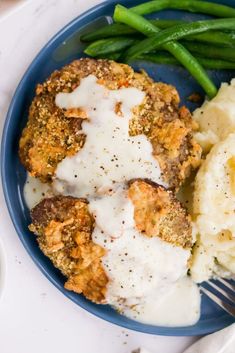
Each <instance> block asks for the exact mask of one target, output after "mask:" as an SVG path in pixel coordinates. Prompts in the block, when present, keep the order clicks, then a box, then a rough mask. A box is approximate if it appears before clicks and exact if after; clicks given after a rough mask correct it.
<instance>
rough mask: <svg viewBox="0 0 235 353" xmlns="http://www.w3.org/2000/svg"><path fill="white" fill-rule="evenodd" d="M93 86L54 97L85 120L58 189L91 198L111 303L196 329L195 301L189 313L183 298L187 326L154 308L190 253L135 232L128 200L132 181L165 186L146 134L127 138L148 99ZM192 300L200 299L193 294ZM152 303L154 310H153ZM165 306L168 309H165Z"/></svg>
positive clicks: (91, 79) (92, 81)
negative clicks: (79, 145) (82, 139)
mask: <svg viewBox="0 0 235 353" xmlns="http://www.w3.org/2000/svg"><path fill="white" fill-rule="evenodd" d="M96 81H97V79H96V77H95V76H93V75H90V76H88V77H86V78H84V79H82V80H81V82H80V85H79V86H78V87H77V88H76V89H75V90H74V91H73V92H71V93H59V94H57V96H56V104H57V106H58V107H60V108H63V109H76V108H79V109H82V110H83V111H84V112H85V114H86V115H87V117H88V119H85V120H84V121H83V123H82V132H83V133H84V134H85V135H86V142H85V144H84V146H83V148H82V150H80V151H79V152H78V153H77V154H76V155H74V156H72V157H66V158H65V159H64V160H63V161H62V162H60V163H59V165H58V167H57V170H56V175H55V180H54V183H53V187H54V189H55V190H56V192H59V193H62V194H64V195H72V196H74V197H86V198H87V199H88V200H89V209H90V212H91V213H92V214H93V215H94V217H95V220H96V226H95V229H94V231H93V234H92V238H93V241H94V242H95V243H97V244H99V245H101V246H102V247H103V248H105V249H106V250H107V252H106V255H105V256H104V257H103V258H102V263H103V266H104V268H105V270H106V273H107V275H108V276H109V285H108V289H107V295H106V301H107V303H109V304H111V305H113V306H114V307H116V308H118V309H119V310H120V311H122V312H123V313H124V314H125V315H127V316H130V317H132V318H135V319H138V321H143V322H147V323H152V324H154V323H158V324H161V320H162V324H169V325H172V326H177V325H179V324H180V325H181V324H185V325H187V324H192V323H194V322H196V321H197V319H198V313H197V314H195V304H194V305H192V304H191V302H190V301H186V308H185V304H184V303H183V302H184V301H182V305H183V307H184V310H185V311H187V313H188V317H187V319H185V320H183V321H184V322H183V323H182V319H180V317H181V314H179V315H173V316H172V319H171V315H170V313H169V317H170V318H169V319H168V321H167V322H166V320H165V318H164V316H165V315H162V314H160V309H159V315H158V310H157V306H156V305H158V304H159V300H158V299H159V298H160V295H159V294H160V293H161V295H164V296H165V294H166V292H169V288H171V286H172V285H174V286H175V285H176V282H177V280H180V279H181V278H182V277H184V276H185V275H186V273H187V261H188V259H189V257H190V251H189V250H185V249H183V248H181V247H177V246H174V245H172V244H170V243H166V242H164V241H162V240H161V239H160V238H158V237H152V238H149V237H147V236H145V235H143V234H141V233H140V232H139V231H138V230H137V229H136V228H135V221H134V207H133V204H132V202H131V201H130V199H129V198H128V196H127V182H128V181H129V180H131V179H133V178H148V179H151V180H152V181H154V182H156V183H158V184H161V185H165V184H164V183H163V181H162V179H161V170H160V168H159V165H158V162H157V161H156V159H155V158H154V157H153V155H152V146H151V144H150V142H149V141H148V140H147V137H146V136H144V135H139V136H134V137H131V136H129V121H130V119H131V117H132V109H133V108H134V107H135V106H138V105H140V104H141V103H142V102H143V100H144V98H145V94H144V92H142V91H141V90H138V89H136V88H133V87H132V88H121V89H118V90H109V89H107V88H105V87H104V86H102V85H100V84H98V83H97V82H96ZM117 105H118V107H119V114H118V113H117V112H116V109H115V108H116V107H117ZM195 292H196V291H195ZM197 295H198V292H197ZM153 299H154V300H153ZM194 299H195V300H194ZM192 300H194V303H195V301H196V302H197V303H198V301H199V300H197V298H196V295H195V298H192ZM149 303H151V305H153V306H154V308H155V307H156V310H155V309H154V310H150V307H149ZM158 307H159V305H158ZM165 307H166V310H167V304H166V305H165ZM197 308H198V305H197ZM182 310H183V308H182ZM198 311H199V308H198ZM180 312H181V310H180V309H179V313H180ZM137 313H138V314H137Z"/></svg>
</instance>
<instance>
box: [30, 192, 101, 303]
mask: <svg viewBox="0 0 235 353" xmlns="http://www.w3.org/2000/svg"><path fill="white" fill-rule="evenodd" d="M31 219H32V224H31V225H30V226H29V229H30V230H31V231H32V232H34V233H35V234H37V240H38V243H39V247H40V249H41V250H42V251H43V253H44V254H45V255H46V256H48V257H49V258H50V259H51V261H52V262H53V264H54V266H55V267H57V268H59V269H60V270H61V272H62V273H63V274H64V275H65V276H66V277H67V278H68V280H67V281H66V283H65V288H66V289H69V290H73V291H75V292H77V293H83V294H84V295H85V296H86V297H87V298H88V299H90V300H92V301H93V302H96V303H102V302H103V301H104V299H105V293H106V285H107V283H108V278H107V276H106V274H105V271H104V269H103V267H102V264H101V262H100V258H101V257H102V256H104V255H105V250H104V249H103V248H102V247H100V246H99V245H97V244H95V243H93V241H92V238H91V234H92V230H93V227H94V219H93V217H92V215H91V214H90V213H89V210H88V204H87V202H86V200H83V199H75V198H73V197H70V196H55V197H52V198H48V199H44V200H42V201H41V202H40V203H39V204H38V205H37V206H35V207H34V208H33V209H32V210H31Z"/></svg>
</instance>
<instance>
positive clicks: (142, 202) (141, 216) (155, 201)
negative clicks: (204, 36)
mask: <svg viewBox="0 0 235 353" xmlns="http://www.w3.org/2000/svg"><path fill="white" fill-rule="evenodd" d="M128 195H129V197H130V199H131V201H132V202H133V204H134V218H135V223H136V227H137V229H138V230H139V231H140V232H142V233H143V234H145V235H146V236H148V237H159V238H161V239H162V240H164V241H166V242H168V243H171V244H173V245H176V246H181V247H183V248H191V247H192V227H191V223H190V217H189V216H188V215H187V212H186V210H185V209H184V208H183V207H182V206H181V204H180V202H179V201H178V200H177V199H176V198H175V197H174V195H173V193H172V192H171V191H169V190H166V189H164V188H163V187H162V186H160V185H157V184H154V183H152V182H149V181H146V180H141V179H139V180H138V179H137V180H135V181H133V182H131V183H130V187H129V191H128Z"/></svg>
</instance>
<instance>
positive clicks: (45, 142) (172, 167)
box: [19, 59, 201, 188]
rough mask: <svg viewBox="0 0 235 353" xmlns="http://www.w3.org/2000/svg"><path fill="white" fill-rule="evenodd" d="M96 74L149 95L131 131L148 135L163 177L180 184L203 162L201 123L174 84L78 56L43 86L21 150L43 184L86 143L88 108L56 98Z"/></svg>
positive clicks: (100, 79) (136, 111)
mask: <svg viewBox="0 0 235 353" xmlns="http://www.w3.org/2000/svg"><path fill="white" fill-rule="evenodd" d="M90 74H93V75H95V76H96V77H97V81H98V83H100V84H103V85H105V86H106V87H108V88H109V89H118V88H121V87H136V88H139V89H141V90H143V91H144V92H145V93H146V97H145V100H144V102H143V104H141V105H140V106H138V107H136V108H135V109H134V110H133V119H132V120H131V122H130V131H129V132H130V135H137V134H142V133H144V134H146V136H147V137H148V138H149V140H150V141H151V143H152V146H153V154H154V156H155V157H156V158H157V160H158V162H159V164H160V166H161V168H162V172H163V178H164V179H165V181H167V182H168V183H169V185H170V186H171V187H173V188H178V186H179V185H180V184H181V182H182V181H183V180H184V179H185V177H187V176H188V175H189V173H190V170H191V169H192V168H195V167H197V166H198V164H199V160H200V155H201V149H200V147H199V145H198V144H196V142H195V141H194V139H193V136H192V132H193V130H194V129H195V125H194V124H193V121H192V118H191V115H190V113H189V111H188V110H187V109H186V108H185V107H182V108H180V109H179V107H178V105H179V96H178V93H177V91H176V89H175V88H174V87H173V86H170V85H167V84H164V83H154V82H153V81H152V80H151V79H150V78H149V77H148V76H147V75H146V74H145V73H141V74H140V73H135V72H134V71H133V70H132V68H131V67H130V66H128V65H124V64H117V63H115V62H114V61H107V60H94V59H80V60H76V61H74V62H72V63H71V64H70V65H67V66H65V67H63V68H62V69H61V70H60V71H55V72H54V73H53V74H52V75H51V76H50V77H49V78H48V79H47V80H46V81H45V82H44V83H43V84H40V85H38V86H37V89H36V97H35V98H34V100H33V102H32V105H31V107H30V111H29V120H28V123H27V126H26V127H25V129H24V131H23V134H22V137H21V139H20V148H19V154H20V159H21V162H22V163H23V164H24V166H25V168H26V169H27V170H28V171H29V172H30V173H31V175H33V176H35V177H39V178H40V179H41V180H42V181H43V182H48V181H51V179H52V177H53V174H54V172H55V169H56V167H57V164H58V163H59V162H60V161H61V160H62V159H63V158H65V157H66V156H71V155H74V154H75V153H76V152H78V151H79V149H81V148H82V147H83V145H84V142H85V136H84V135H83V134H82V133H81V123H82V120H83V119H84V118H86V116H84V112H83V111H82V110H79V109H73V110H71V109H70V110H68V111H65V110H62V109H60V108H58V107H57V106H56V105H55V96H56V94H57V93H59V92H71V91H72V90H74V89H75V88H76V87H77V86H78V85H79V83H80V80H81V79H82V78H84V77H86V76H88V75H90ZM117 108H118V107H117Z"/></svg>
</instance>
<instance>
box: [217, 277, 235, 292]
mask: <svg viewBox="0 0 235 353" xmlns="http://www.w3.org/2000/svg"><path fill="white" fill-rule="evenodd" d="M216 281H218V282H221V283H222V284H223V285H224V286H226V287H227V288H229V289H231V290H232V291H235V285H234V284H232V283H230V282H228V281H226V280H224V279H223V278H218V279H217V278H216Z"/></svg>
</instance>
